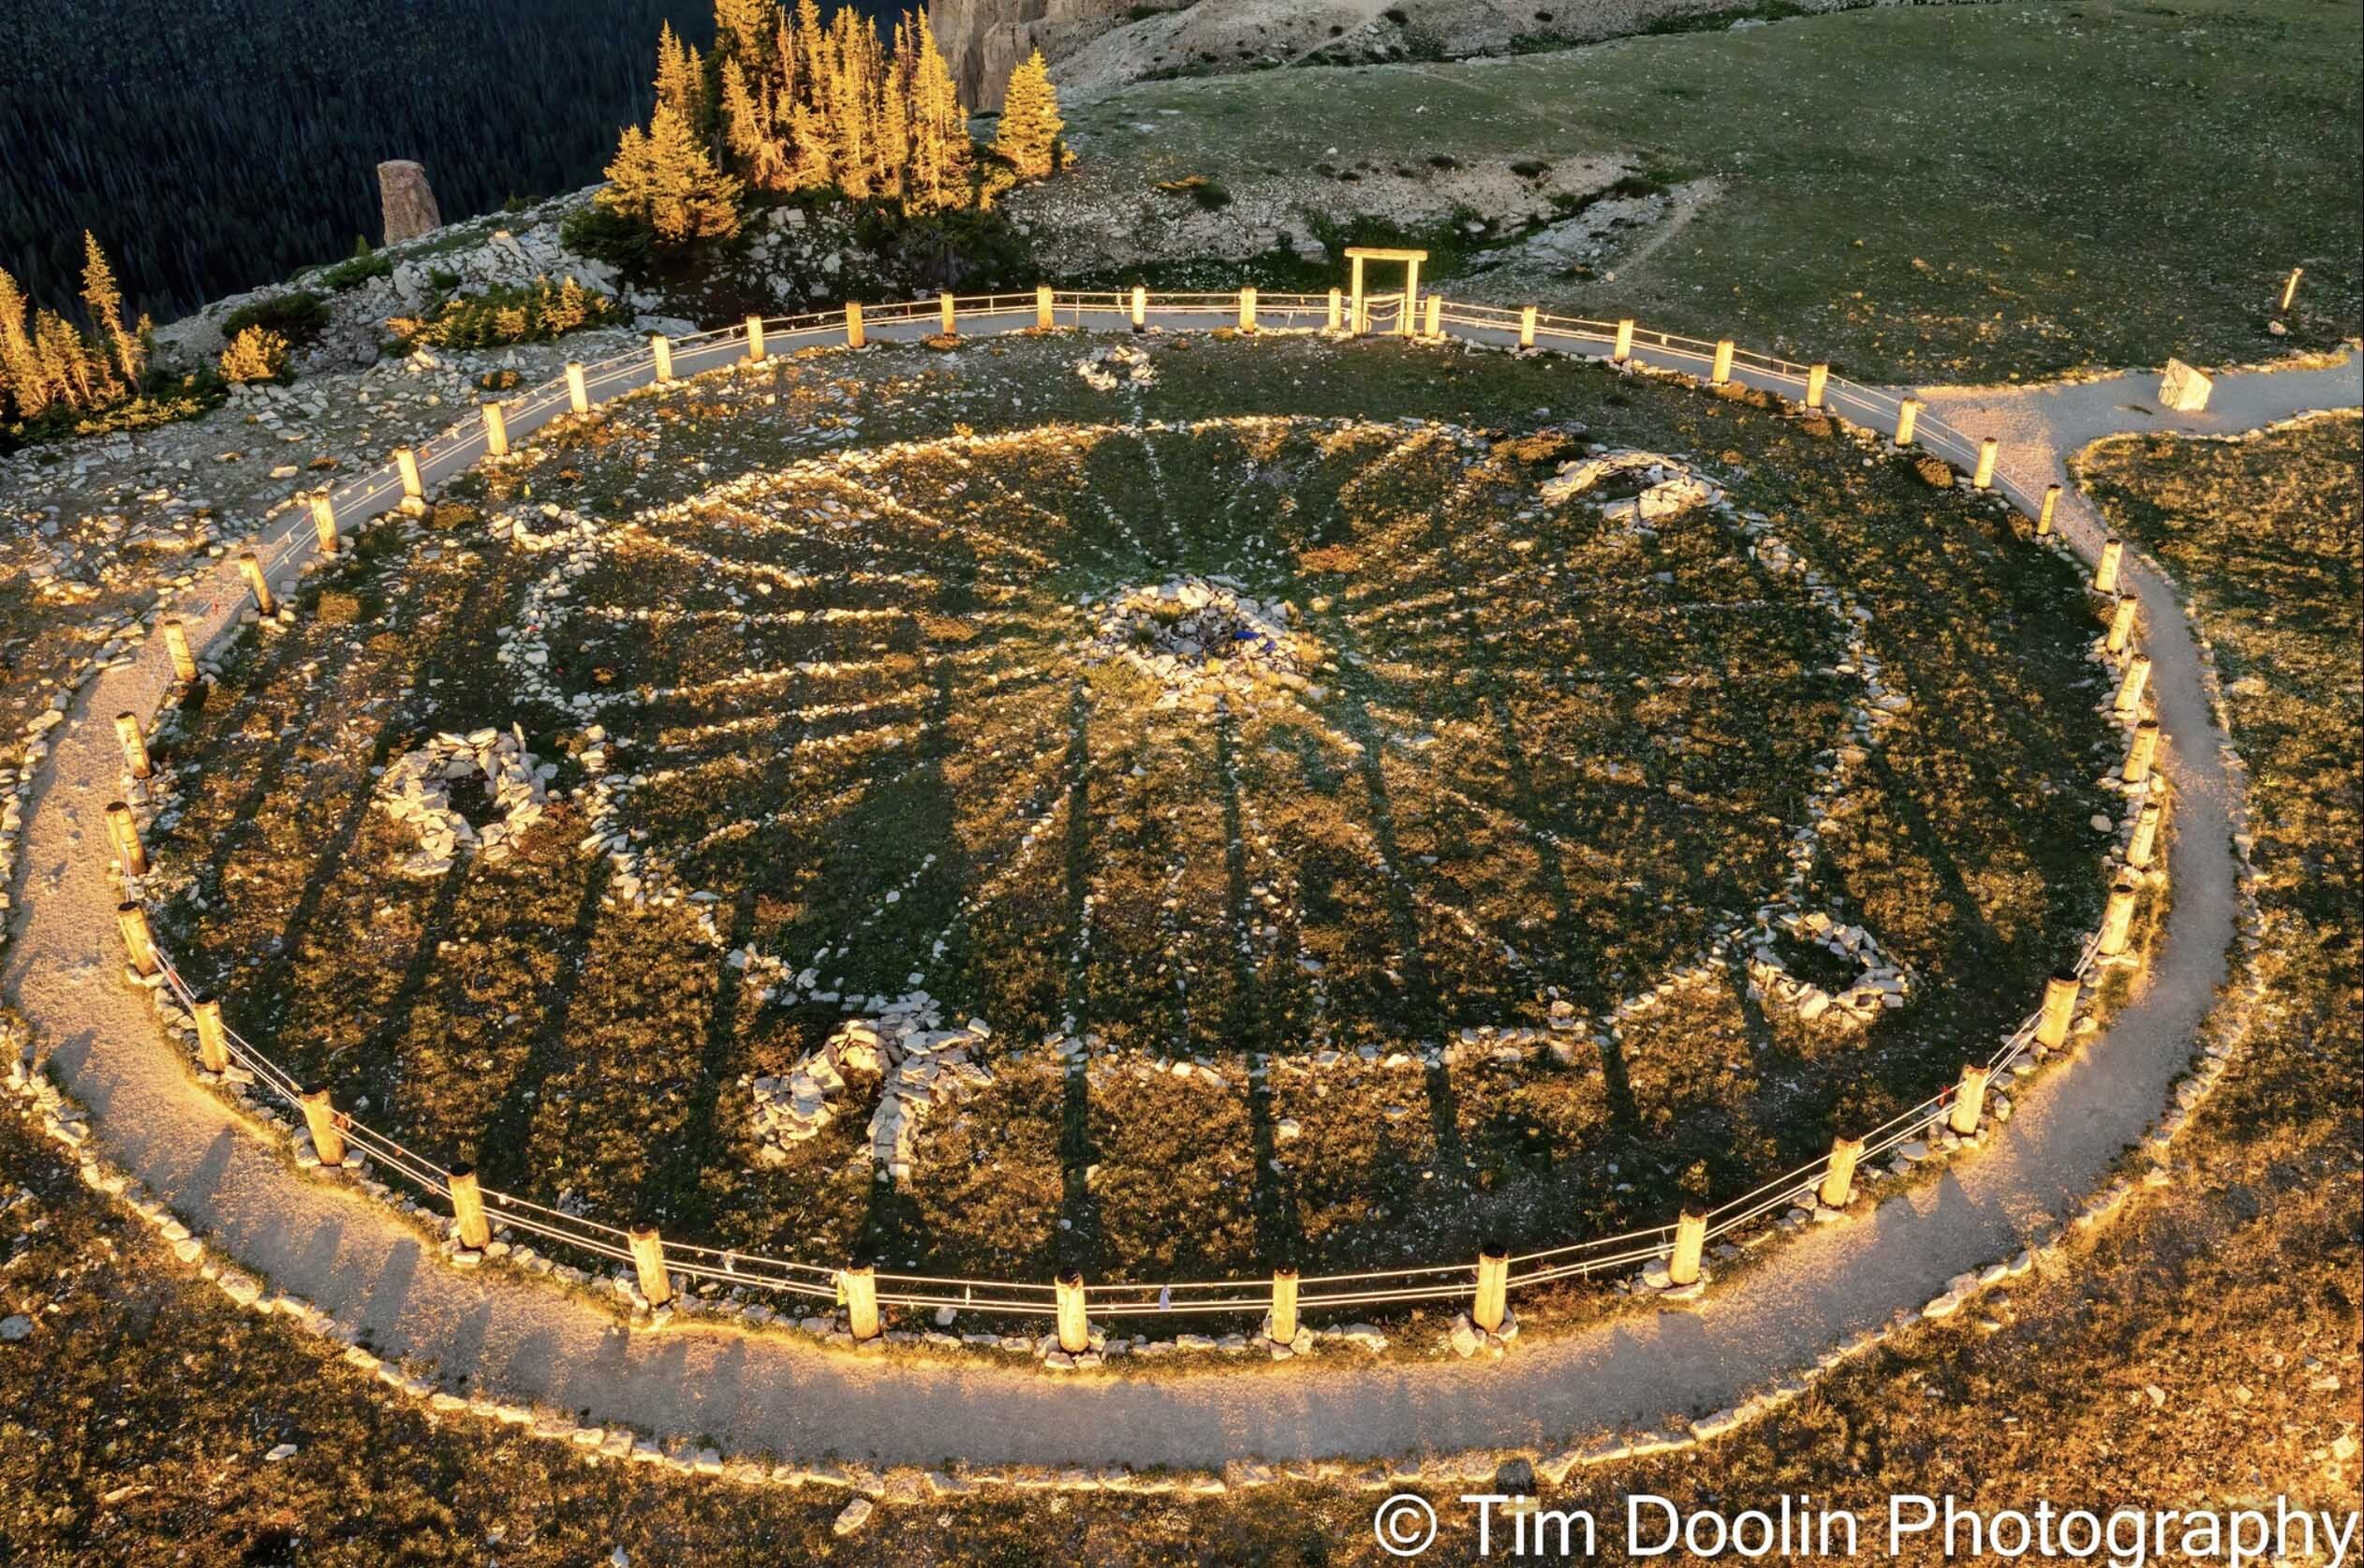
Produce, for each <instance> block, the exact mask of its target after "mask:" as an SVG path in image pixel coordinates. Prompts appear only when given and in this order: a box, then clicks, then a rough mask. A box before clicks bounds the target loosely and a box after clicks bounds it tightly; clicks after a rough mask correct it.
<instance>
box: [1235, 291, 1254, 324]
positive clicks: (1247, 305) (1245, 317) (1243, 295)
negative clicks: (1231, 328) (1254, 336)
mask: <svg viewBox="0 0 2364 1568" xmlns="http://www.w3.org/2000/svg"><path fill="white" fill-rule="evenodd" d="M1239 330H1240V331H1241V332H1244V333H1252V332H1254V331H1255V330H1256V290H1254V289H1253V288H1242V289H1241V290H1240V291H1239Z"/></svg>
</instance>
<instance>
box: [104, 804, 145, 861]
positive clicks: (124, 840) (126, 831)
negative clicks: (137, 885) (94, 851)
mask: <svg viewBox="0 0 2364 1568" xmlns="http://www.w3.org/2000/svg"><path fill="white" fill-rule="evenodd" d="M107 839H108V842H109V843H111V845H112V846H113V847H114V851H115V863H116V864H117V865H121V866H122V867H123V869H124V875H126V876H127V877H144V876H146V875H147V874H148V848H147V846H146V845H144V844H142V843H140V821H139V819H138V818H136V817H134V816H133V815H132V814H131V806H130V805H129V804H128V803H126V802H124V801H119V800H111V801H109V802H108V803H107Z"/></svg>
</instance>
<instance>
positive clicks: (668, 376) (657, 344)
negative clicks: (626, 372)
mask: <svg viewBox="0 0 2364 1568" xmlns="http://www.w3.org/2000/svg"><path fill="white" fill-rule="evenodd" d="M648 357H649V360H650V362H651V365H652V368H653V370H654V372H655V374H656V377H657V383H658V384H659V385H662V384H663V383H665V382H667V381H670V380H672V378H673V340H672V338H670V337H667V336H666V335H665V334H664V333H649V336H648Z"/></svg>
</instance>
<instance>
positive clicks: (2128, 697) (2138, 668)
mask: <svg viewBox="0 0 2364 1568" xmlns="http://www.w3.org/2000/svg"><path fill="white" fill-rule="evenodd" d="M2149 679H2150V655H2149V654H2136V655H2135V657H2134V658H2130V659H2128V660H2127V661H2126V678H2125V679H2124V680H2122V681H2120V682H2119V683H2118V697H2117V701H2116V702H2114V703H2111V704H2110V705H2111V706H2112V707H2113V708H2114V709H2116V710H2117V713H2118V716H2119V717H2121V718H2123V717H2128V716H2130V715H2132V714H2133V713H2134V711H2135V709H2136V708H2138V707H2140V706H2141V705H2142V688H2143V683H2144V682H2146V681H2148V680H2149Z"/></svg>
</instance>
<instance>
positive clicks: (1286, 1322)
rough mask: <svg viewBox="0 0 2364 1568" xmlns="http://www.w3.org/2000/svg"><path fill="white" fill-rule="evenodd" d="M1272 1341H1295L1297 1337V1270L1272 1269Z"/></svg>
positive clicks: (1282, 1343) (1284, 1342)
mask: <svg viewBox="0 0 2364 1568" xmlns="http://www.w3.org/2000/svg"><path fill="white" fill-rule="evenodd" d="M1271 1337H1272V1342H1273V1343H1274V1344H1276V1345H1286V1344H1290V1343H1293V1341H1294V1340H1295V1339H1296V1337H1297V1271H1296V1270H1295V1269H1293V1268H1276V1269H1274V1270H1273V1271H1272V1329H1271Z"/></svg>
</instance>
